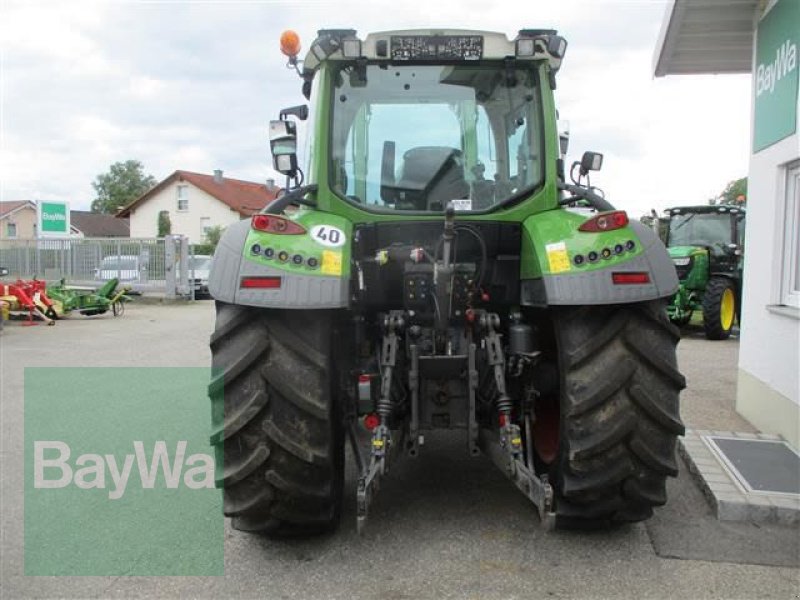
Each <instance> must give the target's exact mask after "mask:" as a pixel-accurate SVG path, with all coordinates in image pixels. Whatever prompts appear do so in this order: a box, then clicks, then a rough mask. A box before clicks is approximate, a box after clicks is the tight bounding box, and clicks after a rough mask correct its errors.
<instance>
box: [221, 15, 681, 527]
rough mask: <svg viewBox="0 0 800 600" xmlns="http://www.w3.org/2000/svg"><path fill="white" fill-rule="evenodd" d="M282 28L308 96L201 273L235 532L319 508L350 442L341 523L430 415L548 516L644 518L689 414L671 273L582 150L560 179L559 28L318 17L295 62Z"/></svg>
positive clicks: (286, 120) (339, 479)
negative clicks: (250, 203) (262, 195)
mask: <svg viewBox="0 0 800 600" xmlns="http://www.w3.org/2000/svg"><path fill="white" fill-rule="evenodd" d="M281 42H282V49H283V50H284V53H285V54H287V56H289V64H290V66H293V67H295V68H296V69H297V72H298V73H299V75H300V76H301V78H302V92H303V94H304V96H305V97H306V98H307V99H308V100H309V105H308V106H306V105H301V106H295V107H290V108H287V109H284V110H282V111H281V113H280V118H279V119H278V120H275V121H272V122H271V123H270V128H269V130H270V143H271V147H272V152H273V166H274V167H275V169H276V170H278V171H280V172H281V173H283V174H285V175H286V176H287V186H286V187H287V193H286V194H285V195H283V196H282V197H280V198H278V199H277V200H275V201H274V202H273V203H272V204H270V205H269V206H268V207H267V208H266V209H265V210H264V211H262V212H261V213H260V214H257V215H255V216H253V217H252V219H250V220H247V221H243V222H240V223H238V224H236V225H233V226H230V227H228V229H227V231H226V233H225V235H224V236H223V238H222V239H221V241H220V243H219V245H218V247H217V250H216V253H215V255H214V259H213V265H212V269H211V274H210V280H209V291H210V293H211V294H212V295H213V297H214V298H215V299H216V307H217V317H216V329H215V331H214V333H213V335H212V337H211V352H212V357H213V358H212V362H213V365H212V366H213V372H214V373H215V376H214V378H213V380H212V382H211V385H210V387H209V394H210V397H211V402H212V419H213V427H214V430H213V434H212V437H211V441H212V443H213V444H214V446H215V451H216V455H217V460H218V469H217V473H218V475H217V477H218V485H220V486H221V487H223V488H224V510H225V514H226V515H228V516H230V517H232V519H233V526H234V527H235V528H238V529H240V530H247V531H262V532H267V533H271V534H275V535H287V534H291V535H304V534H312V533H316V532H320V531H327V530H330V529H332V528H333V527H335V526H336V524H337V523H338V521H339V516H340V512H341V508H342V490H343V486H344V460H345V444H346V443H349V444H350V445H351V447H352V453H353V457H354V461H355V463H356V466H357V469H358V473H359V476H358V480H357V482H355V487H356V490H355V496H356V499H357V506H356V513H357V524H358V529H359V531H360V530H361V528H362V527H363V525H364V523H365V521H366V517H367V513H368V510H369V507H370V503H371V501H372V499H373V498H374V497H375V494H376V493H377V491H378V488H379V484H380V482H381V480H382V479H384V478H386V477H387V476H388V475H389V471H390V469H391V467H392V465H393V463H394V462H395V461H396V460H398V459H399V458H400V457H401V456H403V455H405V456H407V457H411V459H413V457H416V456H418V455H419V454H420V453H421V452H422V451H423V450H424V449H425V447H424V446H423V443H424V440H425V436H426V435H432V433H431V432H432V431H436V430H459V431H461V432H463V435H464V447H465V451H466V452H467V453H468V454H469V455H471V456H476V457H477V456H479V455H481V454H484V455H486V456H488V457H489V458H490V459H491V460H492V461H493V462H494V463H496V464H497V466H498V467H499V468H500V469H501V470H502V472H503V473H504V474H505V475H506V476H507V477H508V478H509V479H510V480H511V481H512V482H513V484H515V485H516V487H517V488H519V490H520V491H521V492H522V493H523V494H524V495H525V496H526V497H527V498H529V499H530V500H531V501H532V503H533V504H534V505H535V506H536V508H537V510H538V513H539V517H540V518H541V519H542V520H543V521H546V522H548V523H555V524H563V525H570V526H573V525H577V526H582V525H586V526H589V525H591V526H596V524H598V523H602V524H608V523H614V522H627V521H638V520H642V519H646V518H648V517H649V516H650V515H651V514H652V511H653V507H654V506H658V505H661V504H664V502H666V492H665V480H666V477H667V476H674V475H675V474H676V473H677V469H678V466H677V462H676V459H675V443H676V439H677V436H679V435H681V434H682V433H683V431H684V426H683V423H682V422H681V419H680V416H679V409H678V395H679V392H680V390H681V389H682V388H683V387H684V385H685V381H684V378H683V376H682V375H681V374H680V372H679V371H678V368H677V363H676V358H675V348H676V345H677V343H678V339H679V333H678V330H677V329H676V328H675V327H674V326H673V325H671V324H670V322H669V320H668V318H667V314H666V310H665V307H666V301H667V299H668V298H670V297H671V296H672V295H673V294H674V293H675V291H676V290H677V288H678V280H677V277H676V275H675V269H674V267H673V265H672V262H671V261H670V259H669V256H668V254H667V252H666V250H665V248H664V245H663V244H662V243H661V241H660V240H659V239H658V238H657V236H656V235H655V234H654V233H653V232H652V231H651V230H650V229H648V228H646V227H645V226H643V225H641V224H639V223H638V222H634V221H629V220H628V217H627V215H626V214H625V213H624V212H623V211H617V210H614V209H613V207H612V206H611V205H610V204H609V203H608V202H607V201H606V200H604V199H603V197H601V195H600V194H598V193H596V192H595V191H593V189H594V188H591V187H590V186H589V185H588V183H589V182H588V176H589V172H590V171H592V170H597V169H599V167H600V165H601V162H602V156H601V155H599V154H595V153H591V152H587V153H585V154H584V156H583V159H582V160H581V161H579V162H576V163H575V164H573V168H572V169H571V170H570V171H571V175H570V177H571V179H572V183H569V182H567V181H566V177H565V175H564V172H565V169H564V164H563V158H562V152H565V149H564V145H565V144H563V142H565V141H566V139H562V140H560V136H559V133H558V129H557V124H556V109H555V105H554V99H553V89H554V88H555V85H556V73H557V71H558V69H559V66H560V65H561V60H562V58H563V56H564V52H565V50H566V46H567V42H566V40H564V39H563V38H562V37H559V36H558V35H557V33H556V32H555V31H552V30H541V29H525V30H522V31H520V32H519V34H518V35H517V36H516V37H515V38H514V39H512V40H508V39H507V38H506V37H505V35H503V34H498V33H489V32H481V31H458V30H454V31H450V30H436V31H432V30H416V31H394V32H383V33H375V34H370V35H368V36H366V38H359V37H358V36H357V35H356V32H355V31H352V30H322V31H320V32H319V34H318V37H317V38H316V39H315V40H314V42H313V43H312V44H311V48H310V51H309V52H308V54H307V56H306V58H305V60H304V61H302V63H301V62H300V61H298V60H297V52H298V50H299V42H298V39H297V37H296V34H294V33H293V32H287V33H286V34H284V35H283V36H282V39H281ZM302 120H307V131H308V136H309V138H310V140H309V142H310V143H309V145H308V152H307V156H306V159H307V161H306V165H305V168H304V170H301V168H300V166H299V164H298V159H297V155H296V153H295V147H296V144H297V133H296V132H297V125H298V121H302ZM560 142H562V143H561V144H560ZM576 173H577V175H576V177H573V175H575V174H576ZM579 204H580V205H583V207H580V208H579V207H577V205H579ZM586 205H589V206H590V207H592V211H591V212H590V211H589V210H587V208H586Z"/></svg>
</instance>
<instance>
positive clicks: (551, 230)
mask: <svg viewBox="0 0 800 600" xmlns="http://www.w3.org/2000/svg"><path fill="white" fill-rule="evenodd" d="M559 212H560V213H561V214H559ZM542 216H543V215H535V216H532V217H529V218H528V219H527V220H526V221H525V223H524V228H525V234H524V236H523V272H522V284H521V299H520V302H521V304H522V305H524V306H539V307H543V306H552V305H565V306H566V305H573V306H574V305H591V304H627V303H633V302H646V301H648V300H654V299H657V298H668V297H670V296H672V295H673V294H674V293H675V292H676V291H677V290H678V277H677V274H676V273H675V267H674V265H673V263H672V260H671V259H670V257H669V255H668V254H667V250H666V248H665V247H664V244H663V243H662V242H661V240H660V239H659V238H658V236H656V234H655V233H654V232H653V230H652V229H650V228H649V227H647V226H645V225H644V224H642V223H640V222H639V221H631V222H630V223H629V224H628V226H626V227H624V228H621V229H618V230H614V231H610V232H604V233H600V234H591V233H583V232H578V231H577V228H578V226H580V224H581V223H582V222H583V221H584V220H585V219H586V216H585V215H583V216H581V215H576V214H574V213H571V212H569V211H558V212H557V211H551V213H550V215H549V219H550V223H547V222H546V221H545V220H544V219H542ZM554 223H557V226H556V227H553V226H552V225H553V224H554ZM618 244H622V245H624V246H625V251H624V252H619V253H618V252H616V251H613V250H614V248H615V247H616V246H617V245H618ZM607 248H611V249H612V255H611V256H609V257H608V258H602V253H603V250H604V249H607ZM590 252H598V253H599V254H600V255H601V258H599V259H598V260H596V261H594V262H592V263H589V262H588V260H587V256H588V254H589V253H590ZM526 254H528V256H526ZM579 256H580V257H583V260H584V262H582V263H581V264H578V262H579V261H580V258H578V257H579ZM576 259H577V260H576ZM526 264H527V265H528V268H527V272H526V268H525V265H526ZM642 272H646V273H648V275H649V282H648V283H643V284H624V285H620V284H614V283H613V280H612V273H642ZM526 275H528V277H526Z"/></svg>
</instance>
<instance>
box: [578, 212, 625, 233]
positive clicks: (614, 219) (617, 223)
mask: <svg viewBox="0 0 800 600" xmlns="http://www.w3.org/2000/svg"><path fill="white" fill-rule="evenodd" d="M627 224H628V213H626V212H625V211H624V210H612V211H609V212H603V213H600V214H599V215H595V216H593V217H592V218H591V219H589V220H588V221H586V222H584V223H583V224H582V225H581V226H580V227H578V231H584V232H589V233H600V232H603V231H614V230H615V229H622V228H623V227H625V226H626V225H627Z"/></svg>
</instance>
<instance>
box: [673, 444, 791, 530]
mask: <svg viewBox="0 0 800 600" xmlns="http://www.w3.org/2000/svg"><path fill="white" fill-rule="evenodd" d="M707 436H718V437H728V438H739V439H747V440H759V439H760V440H770V441H782V438H780V437H779V436H775V435H769V434H764V433H737V432H733V431H709V430H702V429H701V430H692V429H687V430H686V436H685V437H683V438H680V439H679V442H678V452H679V453H680V455H681V456H682V457H683V459H684V460H685V461H686V464H687V465H688V467H689V472H690V473H691V474H692V476H693V477H694V478H695V480H696V481H697V483H698V484H699V485H700V489H701V490H702V491H703V493H704V494H705V496H706V497H707V498H708V501H709V502H710V503H711V506H712V507H713V509H714V511H715V513H716V516H717V519H719V520H720V521H749V522H754V523H778V524H782V525H797V524H800V496H791V495H786V494H769V493H764V492H751V491H749V490H747V489H746V488H745V487H744V486H743V485H742V484H741V483H740V482H739V480H738V478H737V477H736V475H734V474H733V473H732V472H731V470H730V469H729V468H728V467H727V466H726V465H725V464H724V463H723V462H722V461H721V460H720V459H719V458H718V457H717V455H716V453H715V452H714V451H713V450H712V449H711V446H709V443H708V442H707V441H706V440H705V439H704V438H706V437H707Z"/></svg>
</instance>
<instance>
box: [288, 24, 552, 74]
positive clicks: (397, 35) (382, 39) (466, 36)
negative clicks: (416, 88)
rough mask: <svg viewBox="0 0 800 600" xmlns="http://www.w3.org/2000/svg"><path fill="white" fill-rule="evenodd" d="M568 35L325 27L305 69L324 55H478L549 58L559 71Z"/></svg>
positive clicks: (399, 58) (406, 58)
mask: <svg viewBox="0 0 800 600" xmlns="http://www.w3.org/2000/svg"><path fill="white" fill-rule="evenodd" d="M566 48H567V41H566V40H565V39H564V38H562V37H559V35H558V33H557V32H556V31H555V30H554V29H522V30H520V31H519V33H518V34H517V36H516V37H515V38H514V39H511V40H509V39H508V38H507V37H506V35H505V34H503V33H496V32H491V31H473V30H463V29H408V30H398V31H381V32H377V33H370V34H369V35H367V37H366V38H365V39H364V40H361V39H359V38H358V37H357V33H356V31H355V30H354V29H321V30H319V31H318V32H317V39H315V40H314V41H313V42H312V43H311V46H310V49H309V51H308V53H307V54H306V57H305V60H304V61H303V71H304V75H305V76H313V73H314V71H316V69H317V68H318V67H319V65H320V63H321V62H322V61H325V60H337V59H338V60H349V59H352V60H355V59H359V58H360V59H366V60H386V61H390V62H392V63H402V62H415V63H420V62H422V63H425V62H429V63H433V64H441V63H444V62H446V63H449V64H452V63H453V62H462V61H463V62H465V63H469V62H472V61H476V60H484V59H486V60H492V59H495V60H503V59H505V58H508V57H515V58H517V59H522V60H547V61H548V62H549V63H550V68H551V69H552V70H553V72H556V71H558V69H559V67H560V66H561V61H562V59H563V58H564V53H565V52H566Z"/></svg>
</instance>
